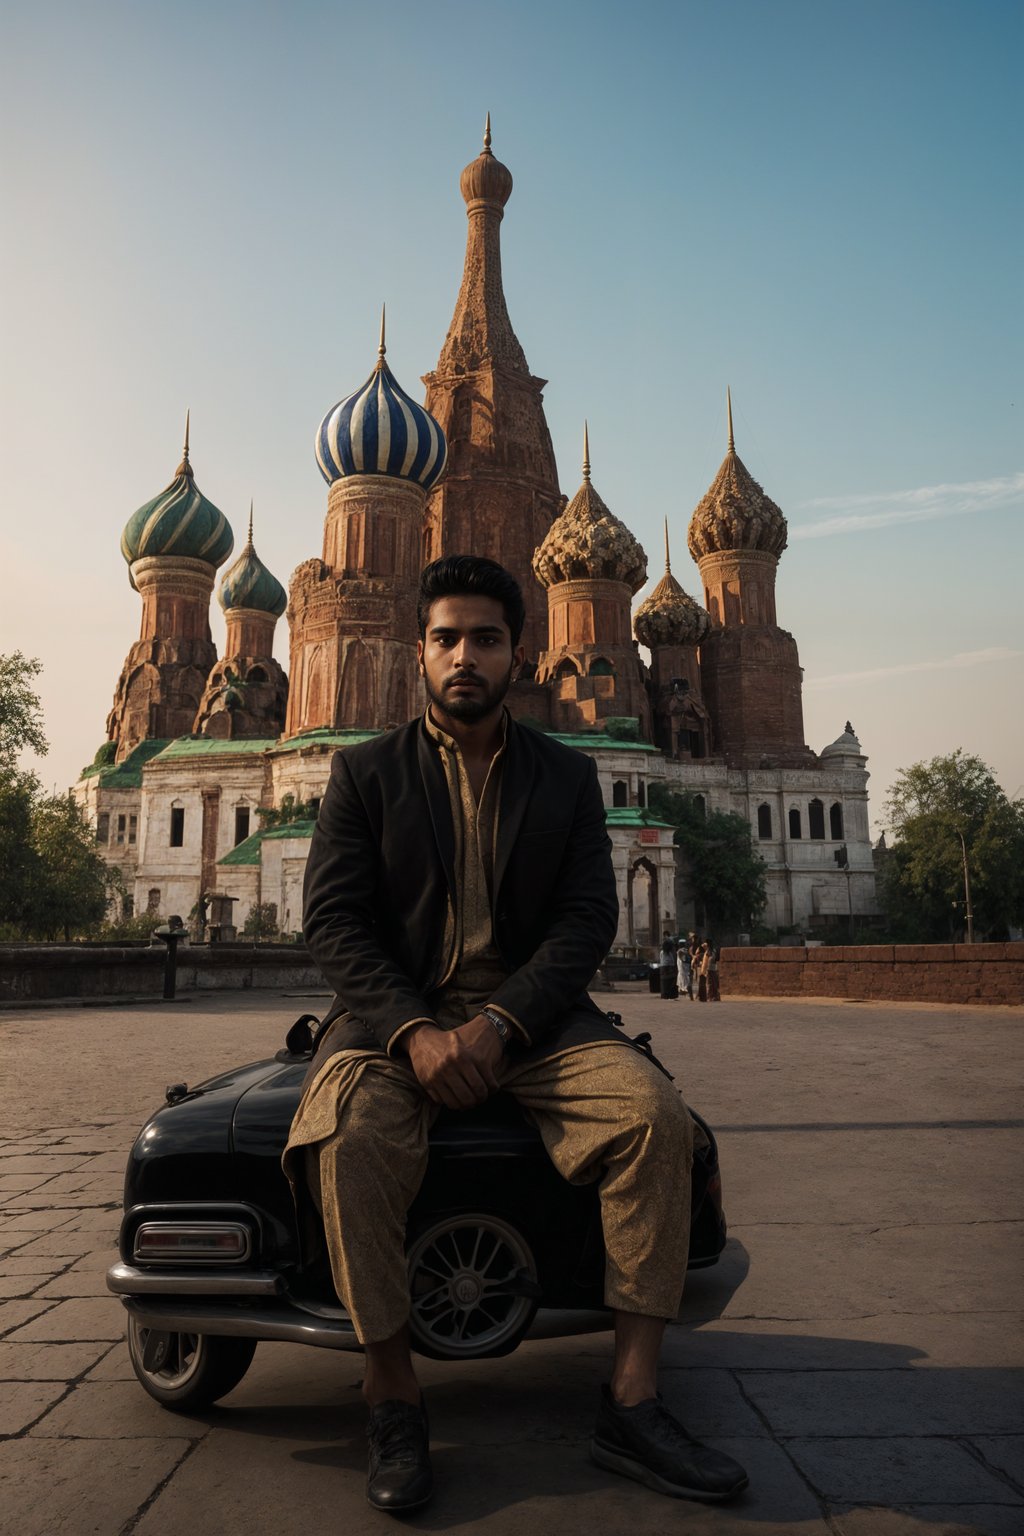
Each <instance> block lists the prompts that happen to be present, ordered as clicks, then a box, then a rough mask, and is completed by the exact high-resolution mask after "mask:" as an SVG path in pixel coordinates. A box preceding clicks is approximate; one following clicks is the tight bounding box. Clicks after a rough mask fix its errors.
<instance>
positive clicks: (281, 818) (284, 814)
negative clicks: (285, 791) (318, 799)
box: [256, 795, 316, 832]
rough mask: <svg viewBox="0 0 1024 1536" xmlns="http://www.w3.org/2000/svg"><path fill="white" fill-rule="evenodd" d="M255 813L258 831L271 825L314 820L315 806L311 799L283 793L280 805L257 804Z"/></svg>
mask: <svg viewBox="0 0 1024 1536" xmlns="http://www.w3.org/2000/svg"><path fill="white" fill-rule="evenodd" d="M256 815H257V816H258V817H259V819H260V831H261V832H268V831H269V830H270V828H271V827H286V826H288V825H289V823H290V822H293V821H315V820H316V808H315V807H314V805H313V802H312V800H296V798H295V796H294V795H284V796H283V797H282V799H281V804H280V805H277V806H266V807H263V806H257V808H256Z"/></svg>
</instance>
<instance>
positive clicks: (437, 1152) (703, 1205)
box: [107, 1015, 726, 1411]
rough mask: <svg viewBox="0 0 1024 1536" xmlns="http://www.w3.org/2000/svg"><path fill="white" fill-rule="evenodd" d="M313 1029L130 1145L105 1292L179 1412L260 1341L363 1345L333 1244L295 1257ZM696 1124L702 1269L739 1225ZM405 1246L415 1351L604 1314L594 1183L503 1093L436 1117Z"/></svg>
mask: <svg viewBox="0 0 1024 1536" xmlns="http://www.w3.org/2000/svg"><path fill="white" fill-rule="evenodd" d="M612 1017H613V1018H614V1019H615V1022H616V1023H621V1020H619V1019H618V1018H617V1016H615V1015H612ZM315 1023H316V1020H315V1019H313V1018H312V1017H311V1016H309V1015H307V1016H306V1017H304V1018H303V1019H300V1020H299V1021H298V1022H297V1023H296V1024H295V1025H293V1026H292V1028H291V1029H290V1030H289V1032H288V1039H287V1043H286V1045H285V1047H284V1049H283V1050H280V1051H279V1052H278V1053H277V1056H276V1057H275V1058H274V1059H273V1060H270V1061H259V1062H253V1063H251V1064H250V1065H248V1066H244V1067H238V1068H237V1069H236V1070H234V1071H232V1072H226V1073H224V1074H223V1075H222V1076H220V1077H216V1078H212V1079H211V1080H210V1081H209V1082H207V1083H202V1084H200V1085H199V1086H198V1087H195V1088H187V1087H186V1085H185V1084H184V1083H180V1084H177V1085H175V1086H174V1087H172V1088H169V1089H168V1090H167V1103H166V1105H165V1106H164V1107H162V1108H161V1109H159V1110H157V1112H156V1114H154V1115H153V1117H152V1118H151V1119H150V1120H149V1121H148V1122H147V1123H146V1125H145V1126H144V1127H143V1128H142V1130H141V1132H140V1133H139V1136H138V1138H137V1140H136V1142H135V1145H134V1147H133V1148H132V1151H131V1154H130V1156H129V1159H128V1167H127V1171H126V1174H125V1188H124V1219H123V1221H122V1223H121V1235H120V1245H119V1246H120V1262H119V1263H117V1264H114V1265H113V1266H112V1268H111V1269H110V1271H109V1272H108V1275H107V1285H108V1287H109V1288H110V1290H112V1291H114V1292H115V1293H116V1294H117V1295H119V1296H120V1297H121V1299H122V1301H123V1303H124V1305H125V1307H126V1309H127V1311H128V1348H129V1353H130V1356H131V1361H132V1365H133V1367H134V1369H135V1373H136V1375H137V1376H138V1378H139V1380H140V1382H141V1383H142V1385H143V1386H144V1387H145V1389H146V1391H147V1392H148V1393H149V1394H150V1395H151V1396H152V1397H154V1398H156V1399H157V1401H158V1402H160V1403H163V1404H164V1405H165V1406H166V1407H168V1408H176V1409H179V1410H182V1411H185V1410H191V1409H195V1408H199V1407H202V1406H203V1405H205V1404H209V1403H212V1402H215V1401H216V1400H217V1399H218V1398H220V1397H223V1396H224V1395H225V1393H227V1392H230V1391H231V1389H232V1387H234V1386H236V1385H237V1384H238V1382H240V1381H241V1379H242V1377H243V1376H244V1375H245V1372H246V1370H247V1369H248V1367H249V1365H250V1363H251V1361H252V1357H253V1354H254V1353H255V1349H256V1345H257V1343H258V1342H259V1340H261V1339H279V1340H286V1341H288V1342H291V1343H298V1344H315V1345H320V1346H321V1347H324V1348H328V1349H347V1350H356V1349H358V1348H359V1344H358V1342H357V1340H356V1337H355V1333H354V1331H353V1328H352V1324H351V1322H350V1320H349V1317H348V1315H347V1313H346V1312H345V1309H344V1308H343V1307H342V1306H341V1304H340V1303H339V1301H338V1297H337V1294H336V1292H335V1290H334V1286H333V1283H332V1280H331V1274H330V1268H329V1266H328V1263H327V1259H326V1255H325V1254H324V1253H323V1252H320V1253H319V1254H317V1255H315V1256H311V1257H309V1258H308V1260H304V1256H303V1254H302V1253H301V1252H300V1244H299V1232H298V1224H297V1221H296V1215H295V1209H294V1205H293V1202H292V1197H291V1191H290V1189H289V1187H288V1183H287V1180H286V1179H285V1177H284V1174H283V1172H282V1170H281V1153H282V1151H283V1149H284V1145H285V1142H286V1140H287V1136H288V1129H289V1126H290V1124H291V1121H292V1117H293V1115H294V1113H295V1110H296V1108H297V1106H298V1101H299V1095H300V1091H301V1085H302V1081H303V1078H304V1077H305V1074H306V1069H307V1064H308V1061H309V1058H310V1055H311V1053H312V1046H313V1036H312V1034H311V1030H310V1025H315ZM645 1040H646V1037H645V1036H641V1037H640V1042H641V1043H642V1042H644V1041H645ZM691 1114H693V1111H692V1110H691ZM693 1118H694V1121H695V1122H696V1125H697V1143H698V1145H697V1150H696V1154H695V1157H694V1164H693V1175H692V1182H693V1188H692V1223H691V1232H690V1257H689V1267H690V1268H691V1269H693V1268H701V1267H704V1266H706V1265H709V1264H714V1263H715V1261H716V1260H717V1258H718V1255H719V1254H720V1253H721V1251H722V1248H723V1246H724V1244H725V1230H726V1228H725V1217H724V1215H723V1211H722V1199H721V1181H720V1178H719V1172H718V1152H717V1148H716V1145H715V1139H714V1137H713V1135H712V1134H711V1131H710V1130H709V1128H708V1127H707V1125H706V1124H705V1123H704V1121H703V1120H702V1119H701V1118H700V1116H699V1115H696V1114H693ZM407 1252H408V1260H409V1286H410V1291H411V1296H412V1313H411V1319H410V1328H411V1333H412V1340H413V1344H414V1347H415V1348H416V1349H417V1350H419V1351H420V1352H421V1353H422V1354H426V1355H430V1356H433V1357H434V1358H435V1359H443V1360H461V1359H476V1358H481V1357H485V1356H489V1355H503V1354H508V1353H509V1352H510V1351H511V1350H513V1349H515V1347H516V1345H517V1344H518V1343H519V1342H520V1340H521V1339H522V1338H523V1336H524V1335H525V1334H526V1332H527V1330H528V1329H529V1328H530V1326H531V1324H533V1322H534V1318H535V1314H536V1313H537V1311H538V1308H542V1309H545V1310H544V1317H543V1323H544V1325H545V1326H544V1331H545V1332H547V1333H548V1334H551V1333H554V1334H563V1333H565V1334H568V1333H574V1332H579V1331H581V1330H584V1329H588V1328H592V1327H593V1326H594V1315H593V1314H594V1311H595V1310H599V1311H604V1310H605V1309H604V1304H603V1299H602V1291H603V1277H604V1244H603V1240H602V1236H601V1220H600V1210H599V1204H598V1195H597V1189H596V1186H595V1185H584V1186H580V1185H571V1184H569V1183H567V1182H566V1181H565V1180H563V1179H562V1178H561V1177H560V1175H559V1174H558V1173H557V1172H556V1171H555V1169H554V1167H553V1166H552V1164H551V1162H550V1161H549V1159H548V1156H547V1154H546V1152H545V1151H544V1147H543V1143H542V1142H541V1139H540V1136H539V1134H538V1132H537V1131H536V1130H535V1129H534V1127H533V1126H532V1125H531V1124H530V1123H529V1122H528V1121H527V1119H526V1118H525V1116H524V1115H523V1114H522V1112H521V1111H520V1109H519V1107H518V1105H517V1104H516V1103H515V1101H514V1100H513V1099H512V1098H511V1097H510V1096H507V1095H503V1094H498V1095H497V1096H496V1097H495V1098H494V1099H492V1100H490V1101H489V1102H488V1103H486V1104H484V1105H481V1106H480V1107H479V1108H477V1109H475V1110H470V1111H466V1112H463V1113H459V1114H454V1113H449V1112H447V1111H444V1112H442V1113H441V1115H440V1116H439V1118H438V1120H437V1122H436V1124H435V1126H434V1128H433V1130H432V1131H431V1133H430V1155H429V1161H428V1167H427V1173H426V1177H425V1179H424V1181H423V1186H422V1188H421V1189H420V1192H419V1194H418V1195H417V1197H416V1200H415V1202H414V1204H413V1206H412V1208H411V1210H410V1212H409V1220H408V1228H407ZM606 1315H607V1316H608V1319H609V1322H610V1314H606ZM540 1322H541V1319H538V1326H539V1324H540ZM598 1326H600V1319H598Z"/></svg>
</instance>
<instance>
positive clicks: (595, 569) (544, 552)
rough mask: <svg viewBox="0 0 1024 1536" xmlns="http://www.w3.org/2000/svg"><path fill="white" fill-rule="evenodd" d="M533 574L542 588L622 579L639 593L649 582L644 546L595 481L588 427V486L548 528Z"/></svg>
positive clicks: (585, 460) (585, 470) (585, 466)
mask: <svg viewBox="0 0 1024 1536" xmlns="http://www.w3.org/2000/svg"><path fill="white" fill-rule="evenodd" d="M533 573H534V575H535V576H536V578H537V580H538V581H539V582H540V584H541V586H542V587H554V586H556V585H557V584H558V583H559V582H561V581H595V580H596V581H621V582H622V583H623V584H624V585H625V586H627V587H628V588H629V590H630V592H639V590H640V588H641V587H642V586H643V584H644V582H645V581H646V580H647V556H646V555H645V554H644V552H643V549H642V548H641V546H640V545H639V544H638V543H637V541H636V539H635V538H634V537H633V535H632V534H631V533H630V531H629V529H628V528H627V527H626V525H625V523H620V522H619V519H618V518H617V517H616V516H615V514H614V512H610V511H609V509H608V508H607V506H606V505H605V503H604V502H603V501H602V499H601V497H600V496H599V495H598V493H597V491H596V490H595V489H594V487H593V486H592V485H591V483H590V457H589V445H588V441H587V434H586V430H585V429H584V435H583V484H582V485H581V486H580V488H579V490H578V491H577V492H576V495H575V496H574V497H573V499H572V501H570V503H569V505H568V506H567V507H566V509H565V511H564V512H563V513H562V515H561V516H560V517H557V518H556V519H555V521H554V522H553V523H552V524H551V527H550V528H549V529H548V532H547V537H546V538H545V540H544V542H543V544H542V545H541V546H540V548H539V549H538V550H537V553H536V554H535V555H534V557H533Z"/></svg>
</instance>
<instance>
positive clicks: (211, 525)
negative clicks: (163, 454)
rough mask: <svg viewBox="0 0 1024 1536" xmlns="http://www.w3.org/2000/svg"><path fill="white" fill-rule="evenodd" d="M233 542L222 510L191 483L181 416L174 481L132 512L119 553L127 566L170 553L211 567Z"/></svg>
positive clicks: (223, 559) (186, 437) (224, 555)
mask: <svg viewBox="0 0 1024 1536" xmlns="http://www.w3.org/2000/svg"><path fill="white" fill-rule="evenodd" d="M234 542H235V539H234V535H233V534H232V532H231V525H230V524H229V522H228V520H227V518H226V517H225V516H224V513H223V512H221V511H220V509H219V508H218V507H215V506H214V504H213V502H212V501H208V500H207V499H206V497H205V496H204V495H203V493H202V492H201V491H200V489H199V487H198V486H197V485H196V482H195V476H194V474H193V472H192V465H191V464H190V463H189V457H188V416H187V415H186V417H185V448H184V452H183V453H182V458H181V463H180V464H179V465H178V468H177V471H176V473H175V476H174V479H173V480H172V481H171V483H170V485H169V486H168V487H167V489H166V490H165V491H161V492H160V495H159V496H154V498H153V500H152V501H147V502H146V504H145V506H143V507H140V508H139V510H138V511H137V512H133V513H132V515H131V517H130V518H129V519H128V521H127V523H126V524H125V529H124V532H123V533H122V535H121V553H122V555H124V558H125V559H126V560H127V562H128V564H129V565H131V563H132V561H133V560H142V559H145V558H147V557H149V556H151V555H175V556H187V557H188V558H189V559H191V560H205V561H206V563H207V565H212V566H213V567H214V569H216V568H217V566H218V565H223V563H224V561H225V560H226V559H227V557H228V555H230V553H231V547H232V545H233V544H234Z"/></svg>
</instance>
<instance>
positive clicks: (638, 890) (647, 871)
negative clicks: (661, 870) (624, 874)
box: [626, 858, 660, 944]
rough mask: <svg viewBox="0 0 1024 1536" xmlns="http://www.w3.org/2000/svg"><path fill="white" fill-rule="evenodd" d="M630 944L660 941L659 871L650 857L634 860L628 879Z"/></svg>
mask: <svg viewBox="0 0 1024 1536" xmlns="http://www.w3.org/2000/svg"><path fill="white" fill-rule="evenodd" d="M626 895H627V902H628V908H629V942H630V944H656V943H657V942H658V912H659V911H660V908H659V905H658V871H657V869H656V868H655V866H654V865H653V864H652V863H651V861H650V859H647V858H640V859H636V860H634V862H633V863H632V864H631V865H630V867H629V877H628V880H627V893H626Z"/></svg>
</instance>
